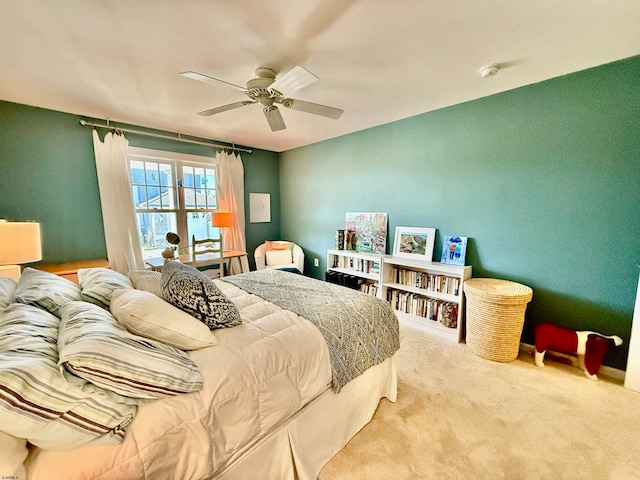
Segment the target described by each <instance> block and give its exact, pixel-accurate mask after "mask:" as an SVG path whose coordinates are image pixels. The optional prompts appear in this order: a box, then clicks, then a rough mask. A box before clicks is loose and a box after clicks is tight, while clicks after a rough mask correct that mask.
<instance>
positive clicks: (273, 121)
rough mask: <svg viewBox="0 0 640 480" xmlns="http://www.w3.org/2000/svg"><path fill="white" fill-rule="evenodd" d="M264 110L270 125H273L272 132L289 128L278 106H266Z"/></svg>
mask: <svg viewBox="0 0 640 480" xmlns="http://www.w3.org/2000/svg"><path fill="white" fill-rule="evenodd" d="M262 111H263V112H264V116H265V117H266V118H267V123H269V127H271V131H272V132H277V131H279V130H284V129H285V128H287V126H286V125H285V124H284V120H283V119H282V114H281V113H280V110H278V107H275V106H271V107H264V108H263V109H262Z"/></svg>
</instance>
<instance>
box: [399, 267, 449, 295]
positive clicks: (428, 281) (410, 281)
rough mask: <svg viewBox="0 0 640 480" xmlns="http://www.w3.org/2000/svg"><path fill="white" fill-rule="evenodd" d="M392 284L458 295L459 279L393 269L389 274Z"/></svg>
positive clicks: (404, 269)
mask: <svg viewBox="0 0 640 480" xmlns="http://www.w3.org/2000/svg"><path fill="white" fill-rule="evenodd" d="M391 279H392V280H393V281H394V283H399V284H401V285H408V286H412V287H416V288H420V289H422V290H430V291H432V292H440V293H446V294H449V295H456V296H457V295H458V294H459V293H460V278H458V277H449V276H447V275H440V274H434V273H429V272H419V271H416V270H411V269H406V268H394V269H393V270H392V272H391Z"/></svg>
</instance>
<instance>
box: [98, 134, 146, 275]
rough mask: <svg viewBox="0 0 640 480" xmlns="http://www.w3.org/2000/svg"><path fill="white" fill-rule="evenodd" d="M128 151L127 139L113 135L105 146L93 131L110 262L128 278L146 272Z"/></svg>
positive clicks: (109, 136)
mask: <svg viewBox="0 0 640 480" xmlns="http://www.w3.org/2000/svg"><path fill="white" fill-rule="evenodd" d="M128 147H129V141H128V140H127V139H126V138H124V135H121V134H113V133H111V132H109V133H107V134H106V135H105V137H104V142H101V141H100V137H99V136H98V132H96V131H95V130H94V131H93V150H94V152H95V156H96V169H97V171H98V186H99V188H100V204H101V206H102V223H103V225H104V237H105V242H106V244H107V259H108V260H109V265H110V266H111V268H112V269H113V270H116V271H118V272H120V273H123V274H125V275H126V274H127V272H129V270H142V269H144V268H145V265H144V260H143V258H142V249H141V248H140V241H139V239H138V229H137V226H136V217H135V213H134V206H133V198H132V197H131V191H130V188H131V182H130V179H129V176H130V173H129V165H128V162H127V149H128Z"/></svg>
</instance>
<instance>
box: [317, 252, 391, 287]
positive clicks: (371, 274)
mask: <svg viewBox="0 0 640 480" xmlns="http://www.w3.org/2000/svg"><path fill="white" fill-rule="evenodd" d="M382 258H383V255H381V254H377V253H368V252H358V251H356V250H328V251H327V271H329V272H337V273H340V274H343V275H349V276H354V277H358V278H360V279H362V282H361V285H360V291H362V292H364V293H368V294H370V295H374V296H376V297H378V298H383V297H382V294H381V290H380V269H381V267H382Z"/></svg>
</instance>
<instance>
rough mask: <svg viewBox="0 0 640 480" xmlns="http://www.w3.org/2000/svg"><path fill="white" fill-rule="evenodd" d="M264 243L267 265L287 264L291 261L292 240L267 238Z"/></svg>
mask: <svg viewBox="0 0 640 480" xmlns="http://www.w3.org/2000/svg"><path fill="white" fill-rule="evenodd" d="M264 243H265V247H264V250H265V258H266V263H267V265H288V264H290V263H292V262H293V242H286V241H283V240H275V241H270V240H267V241H266V242H264Z"/></svg>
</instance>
